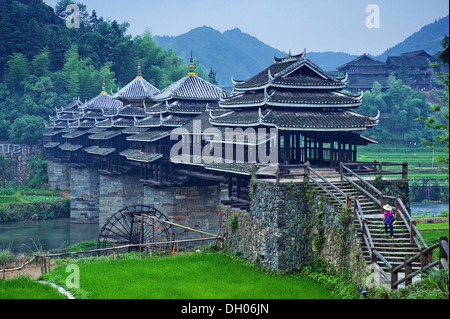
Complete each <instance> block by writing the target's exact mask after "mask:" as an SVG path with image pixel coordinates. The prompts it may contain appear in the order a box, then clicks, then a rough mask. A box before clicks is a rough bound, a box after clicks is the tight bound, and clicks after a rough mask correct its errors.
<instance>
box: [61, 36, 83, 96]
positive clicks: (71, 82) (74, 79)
mask: <svg viewBox="0 0 450 319" xmlns="http://www.w3.org/2000/svg"><path fill="white" fill-rule="evenodd" d="M63 72H64V83H65V87H66V90H67V93H69V94H70V95H71V96H76V97H78V96H80V56H79V55H78V47H77V46H75V45H74V46H72V47H71V48H70V49H69V50H68V51H67V52H66V55H65V63H64V67H63Z"/></svg>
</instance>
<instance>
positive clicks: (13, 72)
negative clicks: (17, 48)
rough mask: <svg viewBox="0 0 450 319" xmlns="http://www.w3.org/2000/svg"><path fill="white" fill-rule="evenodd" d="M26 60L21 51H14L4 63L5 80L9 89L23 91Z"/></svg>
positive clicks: (26, 67)
mask: <svg viewBox="0 0 450 319" xmlns="http://www.w3.org/2000/svg"><path fill="white" fill-rule="evenodd" d="M28 75H29V71H28V60H27V58H26V57H25V55H23V54H22V53H14V54H13V55H11V56H10V58H9V60H8V62H7V63H6V76H5V82H6V84H7V85H8V88H9V89H10V90H11V91H18V92H21V91H23V86H24V85H23V81H25V80H26V79H27V78H28Z"/></svg>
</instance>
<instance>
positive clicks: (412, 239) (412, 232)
mask: <svg viewBox="0 0 450 319" xmlns="http://www.w3.org/2000/svg"><path fill="white" fill-rule="evenodd" d="M413 225H414V226H415V225H416V221H415V220H412V221H411V223H410V225H409V227H410V229H411V233H410V234H409V242H410V243H412V244H413V243H414V237H415V236H416V231H415V230H414V227H413Z"/></svg>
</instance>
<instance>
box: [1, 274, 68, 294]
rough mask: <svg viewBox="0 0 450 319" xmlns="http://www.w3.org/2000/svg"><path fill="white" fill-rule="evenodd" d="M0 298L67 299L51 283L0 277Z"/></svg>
mask: <svg viewBox="0 0 450 319" xmlns="http://www.w3.org/2000/svg"><path fill="white" fill-rule="evenodd" d="M0 299H66V296H64V295H62V294H61V293H59V292H58V291H57V290H56V289H55V288H53V287H51V286H50V285H44V284H41V283H39V282H37V281H34V280H29V279H27V278H17V279H9V280H1V279H0Z"/></svg>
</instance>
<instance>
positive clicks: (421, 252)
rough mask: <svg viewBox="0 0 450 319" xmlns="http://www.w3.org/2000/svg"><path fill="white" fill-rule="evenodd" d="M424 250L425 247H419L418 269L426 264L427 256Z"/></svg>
mask: <svg viewBox="0 0 450 319" xmlns="http://www.w3.org/2000/svg"><path fill="white" fill-rule="evenodd" d="M424 250H425V248H423V247H422V248H420V269H422V270H423V268H425V266H426V265H428V257H427V255H425V254H424V253H423V251H424Z"/></svg>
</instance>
